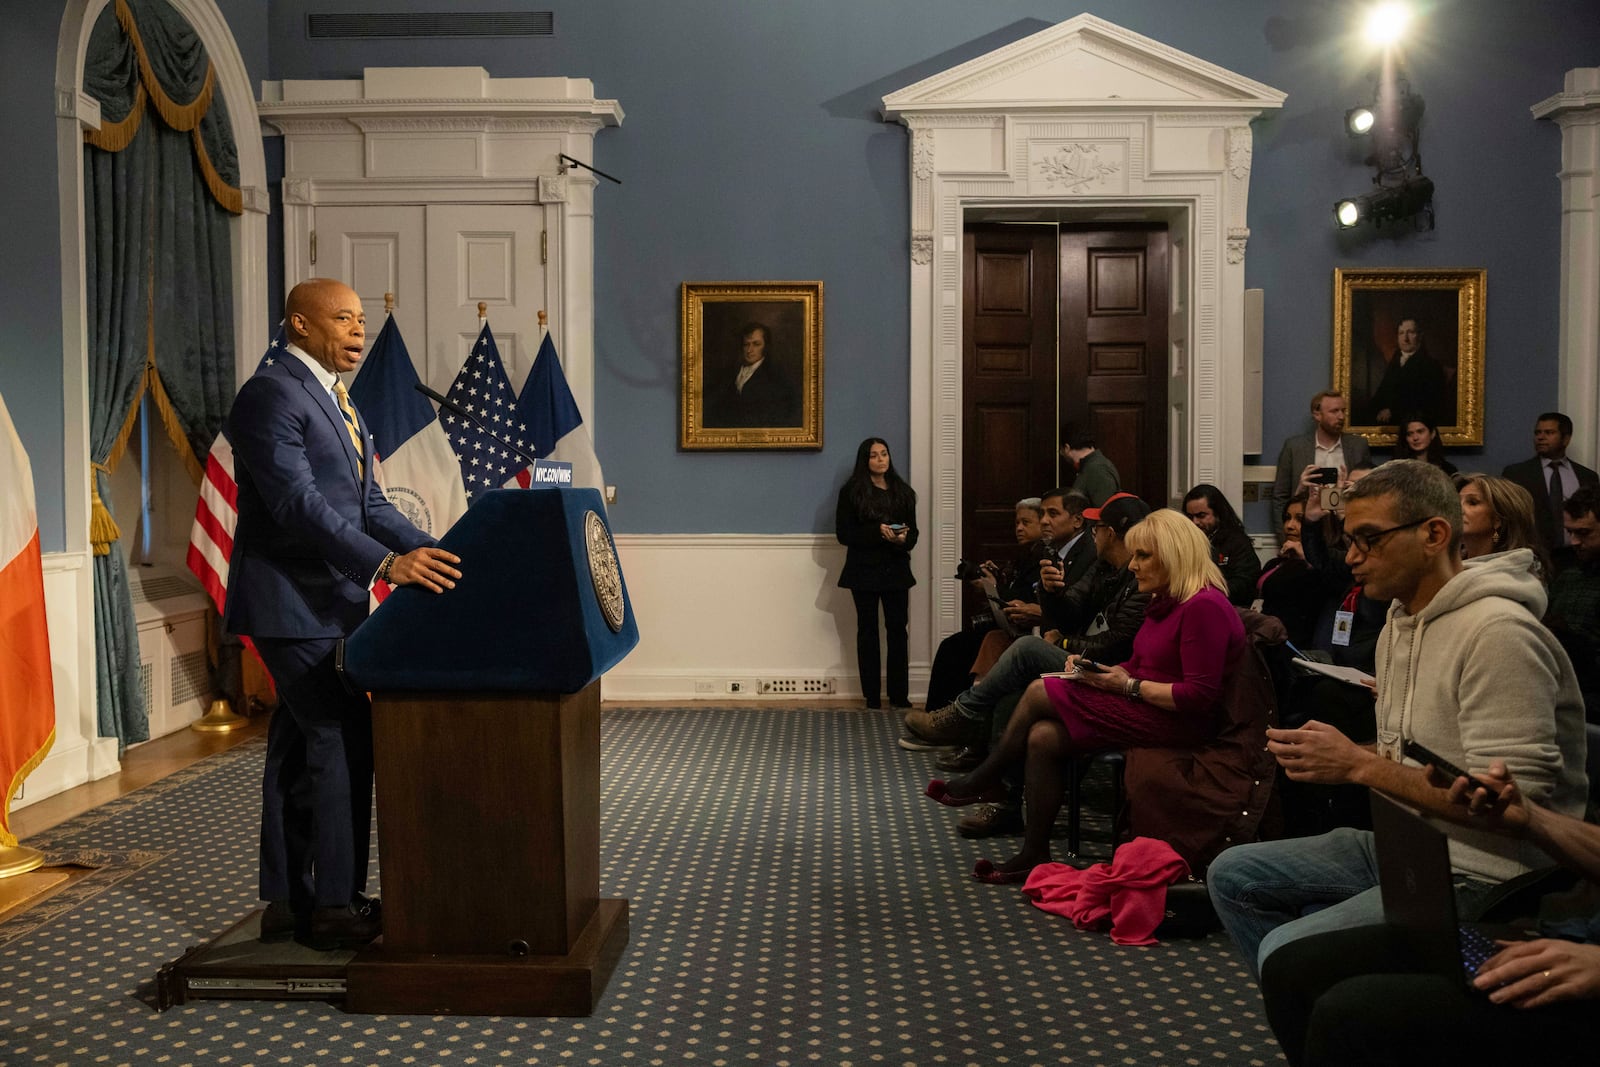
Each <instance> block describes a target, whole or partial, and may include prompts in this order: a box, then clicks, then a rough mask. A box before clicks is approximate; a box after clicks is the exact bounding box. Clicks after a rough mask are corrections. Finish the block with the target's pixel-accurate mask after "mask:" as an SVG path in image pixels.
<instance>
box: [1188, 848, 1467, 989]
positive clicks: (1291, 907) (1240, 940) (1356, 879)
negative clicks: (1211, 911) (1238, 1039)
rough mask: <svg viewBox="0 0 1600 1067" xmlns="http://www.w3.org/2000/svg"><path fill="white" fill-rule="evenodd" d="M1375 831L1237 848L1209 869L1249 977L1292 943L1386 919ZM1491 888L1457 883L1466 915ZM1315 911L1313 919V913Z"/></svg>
mask: <svg viewBox="0 0 1600 1067" xmlns="http://www.w3.org/2000/svg"><path fill="white" fill-rule="evenodd" d="M1373 840H1374V839H1373V835H1372V831H1371V830H1352V829H1350V828H1349V827H1340V828H1339V829H1337V830H1333V831H1331V832H1330V833H1326V834H1323V835H1322V836H1320V837H1299V838H1292V839H1289V840H1286V841H1261V842H1258V843H1256V844H1250V845H1235V846H1234V847H1233V848H1230V849H1228V850H1227V851H1226V852H1224V853H1223V854H1222V855H1220V856H1218V857H1217V858H1216V859H1215V860H1214V861H1212V864H1211V867H1210V869H1209V870H1208V871H1207V872H1206V884H1207V886H1208V888H1209V890H1210V893H1211V903H1212V904H1213V905H1214V906H1215V907H1216V909H1217V916H1218V917H1219V918H1220V919H1221V920H1222V925H1223V927H1224V928H1225V929H1226V930H1227V931H1228V936H1229V937H1231V938H1233V943H1234V944H1235V945H1237V946H1238V948H1239V951H1240V953H1241V954H1243V956H1244V959H1245V964H1246V965H1247V966H1248V967H1249V968H1250V974H1251V977H1254V978H1257V979H1259V978H1260V976H1261V963H1262V961H1263V960H1265V959H1266V958H1267V957H1268V956H1270V955H1272V953H1273V952H1275V951H1276V950H1277V949H1279V948H1281V947H1282V946H1284V945H1285V944H1288V943H1289V942H1290V941H1298V940H1299V939H1300V938H1302V937H1309V936H1310V935H1312V934H1321V933H1327V932H1328V931H1331V930H1344V929H1348V928H1350V927H1355V926H1374V925H1379V924H1381V923H1382V922H1383V897H1382V895H1381V894H1380V892H1379V890H1378V856H1377V850H1376V849H1375V848H1374V845H1373ZM1490 888H1492V887H1491V886H1490V885H1489V884H1488V883H1485V882H1480V881H1477V880H1475V879H1469V878H1461V877H1457V879H1456V899H1457V902H1458V904H1460V905H1461V906H1462V907H1463V910H1464V911H1466V912H1468V913H1471V912H1472V911H1473V909H1472V908H1471V905H1472V904H1473V903H1474V902H1475V901H1476V900H1477V899H1478V898H1480V897H1481V896H1482V894H1483V893H1485V892H1486V891H1487V890H1488V889H1490ZM1308 910H1309V914H1307V912H1308Z"/></svg>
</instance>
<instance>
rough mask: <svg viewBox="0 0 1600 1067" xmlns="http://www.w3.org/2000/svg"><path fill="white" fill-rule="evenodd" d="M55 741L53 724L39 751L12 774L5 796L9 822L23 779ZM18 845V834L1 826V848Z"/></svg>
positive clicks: (47, 753)
mask: <svg viewBox="0 0 1600 1067" xmlns="http://www.w3.org/2000/svg"><path fill="white" fill-rule="evenodd" d="M55 743H56V728H55V727H54V726H52V727H50V736H49V737H47V738H45V739H44V744H42V745H40V746H39V751H37V752H35V753H34V754H33V755H31V756H29V757H28V758H27V760H26V761H25V762H24V763H23V764H22V766H20V767H18V768H17V773H16V774H13V775H12V776H11V783H10V784H9V785H7V786H6V795H5V798H4V803H5V813H6V822H7V823H8V824H9V823H10V821H11V802H12V801H13V800H15V799H16V797H17V790H19V789H21V788H22V780H23V779H24V778H26V777H28V775H30V774H32V773H33V772H34V769H35V768H37V767H38V766H39V764H41V763H43V762H44V758H45V756H47V755H49V754H50V750H51V749H52V748H54V747H55ZM17 845H18V841H17V835H16V834H14V833H12V832H11V831H10V830H8V829H6V828H5V827H3V826H0V848H16V847H17Z"/></svg>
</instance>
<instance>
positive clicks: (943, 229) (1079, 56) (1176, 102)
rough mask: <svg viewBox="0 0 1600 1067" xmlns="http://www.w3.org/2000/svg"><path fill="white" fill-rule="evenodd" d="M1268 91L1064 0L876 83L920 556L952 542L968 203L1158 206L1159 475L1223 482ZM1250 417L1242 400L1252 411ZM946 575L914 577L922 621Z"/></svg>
mask: <svg viewBox="0 0 1600 1067" xmlns="http://www.w3.org/2000/svg"><path fill="white" fill-rule="evenodd" d="M1284 98H1285V97H1284V94H1283V93H1281V92H1279V91H1278V90H1276V89H1274V88H1272V87H1271V86H1268V85H1263V84H1262V83H1260V82H1258V81H1255V80H1253V79H1251V78H1248V77H1246V76H1244V75H1242V74H1238V73H1235V72H1233V71H1229V70H1226V69H1224V68H1222V67H1219V66H1217V65H1216V64H1214V63H1209V62H1207V61H1205V60H1204V59H1201V58H1199V57H1197V56H1193V55H1190V54H1188V53H1186V52H1183V51H1180V50H1179V49H1176V48H1173V47H1171V46H1170V45H1166V44H1163V43H1161V42H1160V41H1156V40H1152V39H1151V38H1149V37H1145V36H1143V35H1141V34H1137V33H1134V32H1133V31H1131V30H1127V29H1124V28H1122V27H1121V26H1117V25H1115V24H1113V23H1110V22H1107V21H1105V20H1104V19H1101V18H1097V17H1095V16H1093V15H1088V14H1084V15H1078V16H1077V17H1075V18H1072V19H1068V20H1067V21H1065V22H1062V23H1060V24H1059V25H1056V26H1051V27H1049V28H1048V29H1044V30H1041V31H1039V32H1038V33H1035V34H1032V35H1030V36H1028V37H1025V38H1023V39H1022V40H1019V41H1015V42H1013V43H1011V44H1009V45H1006V46H1005V47H1003V48H999V49H996V50H995V51H992V52H989V53H987V54H985V55H982V56H979V57H977V58H976V59H972V60H969V61H967V62H965V63H962V64H960V65H959V66H955V67H952V68H950V69H949V70H946V71H942V72H940V73H938V74H934V75H932V76H930V77H927V78H924V79H922V80H921V81H919V82H916V83H915V84H913V85H908V86H906V87H905V88H903V89H901V90H899V91H897V92H894V93H890V94H889V95H888V96H886V97H884V99H883V114H884V118H885V120H886V121H890V122H898V123H901V124H903V125H905V126H906V127H908V128H909V129H910V131H911V137H910V145H909V149H910V160H909V163H910V166H909V178H910V183H911V205H910V207H911V210H910V219H909V223H910V225H909V230H908V233H907V236H906V254H907V257H908V259H909V262H910V274H911V300H910V306H911V330H910V333H911V352H910V368H911V382H910V385H911V398H912V403H911V440H910V442H909V444H910V457H909V459H910V466H911V468H912V469H913V470H915V471H917V472H918V476H919V478H920V479H921V480H923V483H924V484H925V485H927V486H928V490H927V491H928V496H929V498H930V499H929V501H928V503H929V507H930V512H931V514H932V515H933V516H935V517H936V518H938V519H940V520H942V521H939V522H936V523H933V524H931V526H932V530H931V533H932V536H928V537H925V538H924V540H923V544H924V545H925V546H926V548H927V550H928V551H929V552H930V553H931V560H930V561H929V564H928V570H927V573H931V574H946V573H950V571H951V570H953V568H954V566H955V563H956V560H957V558H958V557H959V554H960V547H961V546H960V544H959V535H958V533H957V531H958V530H959V524H958V523H954V522H952V521H950V520H953V519H954V518H955V517H956V516H958V515H959V513H960V501H961V486H960V479H961V455H962V444H961V442H962V434H963V427H962V425H961V412H962V396H961V382H962V375H961V358H962V357H961V352H962V347H961V346H962V338H961V329H962V299H963V296H962V293H963V290H962V276H961V270H962V264H961V242H962V233H963V227H964V225H965V224H966V222H967V221H969V220H985V219H987V220H995V219H999V220H1011V221H1016V220H1020V219H1024V218H1025V219H1027V220H1028V221H1050V220H1058V221H1075V220H1082V219H1092V218H1094V217H1095V216H1096V215H1097V214H1099V215H1104V216H1109V215H1114V216H1115V217H1117V218H1121V219H1124V220H1127V219H1140V218H1143V219H1147V220H1151V221H1159V222H1164V223H1166V224H1167V226H1168V229H1169V234H1170V237H1171V241H1172V250H1173V256H1172V267H1171V271H1172V273H1171V282H1172V290H1171V292H1172V303H1173V307H1172V309H1171V310H1172V314H1171V322H1172V326H1171V329H1170V330H1169V337H1168V345H1169V348H1170V351H1169V352H1168V353H1167V361H1168V367H1169V373H1170V377H1171V401H1170V410H1169V411H1168V412H1167V417H1168V424H1169V426H1170V427H1171V430H1170V438H1171V452H1172V456H1171V460H1170V463H1169V471H1168V482H1169V485H1183V484H1193V483H1194V482H1200V481H1206V482H1211V483H1214V484H1216V485H1217V486H1219V487H1221V488H1222V489H1223V491H1224V492H1226V493H1229V494H1231V495H1232V496H1233V497H1234V499H1238V498H1239V495H1240V492H1241V489H1242V486H1243V472H1244V452H1243V442H1244V425H1245V418H1246V414H1247V413H1246V412H1245V411H1244V402H1243V394H1244V311H1243V303H1244V264H1245V252H1246V247H1247V244H1248V239H1249V234H1250V231H1249V228H1248V226H1247V224H1246V215H1245V208H1246V204H1247V199H1248V193H1249V184H1250V166H1251V157H1252V138H1251V131H1250V123H1251V121H1252V120H1253V119H1255V118H1256V117H1257V116H1259V115H1261V114H1262V113H1263V112H1267V111H1272V110H1276V109H1277V108H1279V107H1281V106H1282V105H1283V101H1284ZM1256 417H1259V415H1257V416H1256ZM958 594H959V590H957V589H956V588H955V587H954V585H953V583H939V584H937V585H936V586H935V587H934V588H932V589H930V590H929V593H928V595H929V597H930V598H931V603H930V604H929V606H928V607H929V614H930V616H931V618H930V622H931V626H930V628H929V629H930V636H936V635H938V634H940V633H945V632H949V631H950V630H952V629H955V628H957V626H958V625H959V600H958Z"/></svg>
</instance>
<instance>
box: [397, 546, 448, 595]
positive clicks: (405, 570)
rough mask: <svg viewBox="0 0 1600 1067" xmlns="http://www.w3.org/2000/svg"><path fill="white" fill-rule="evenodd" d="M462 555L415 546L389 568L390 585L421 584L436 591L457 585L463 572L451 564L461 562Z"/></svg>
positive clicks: (440, 591)
mask: <svg viewBox="0 0 1600 1067" xmlns="http://www.w3.org/2000/svg"><path fill="white" fill-rule="evenodd" d="M460 562H461V557H460V556H457V555H453V554H452V553H449V552H446V551H445V550H444V549H442V548H430V547H427V546H424V547H422V548H414V549H412V550H411V551H410V552H407V553H406V554H405V555H403V556H396V557H395V561H394V566H393V567H391V568H390V569H389V584H390V585H420V586H423V587H424V588H427V589H431V590H433V591H434V592H435V593H442V592H444V591H445V590H446V589H454V588H455V587H456V582H455V580H456V579H457V578H460V577H461V572H460V571H458V570H456V569H455V568H454V567H453V566H451V564H453V563H460Z"/></svg>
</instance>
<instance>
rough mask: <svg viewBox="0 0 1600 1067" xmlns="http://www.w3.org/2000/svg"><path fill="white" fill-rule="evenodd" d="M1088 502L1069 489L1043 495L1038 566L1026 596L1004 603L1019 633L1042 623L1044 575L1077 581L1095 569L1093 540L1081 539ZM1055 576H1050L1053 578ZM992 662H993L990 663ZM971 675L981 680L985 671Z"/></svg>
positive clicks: (1051, 491) (1084, 537) (1083, 537)
mask: <svg viewBox="0 0 1600 1067" xmlns="http://www.w3.org/2000/svg"><path fill="white" fill-rule="evenodd" d="M1088 506H1089V502H1088V501H1087V500H1086V499H1085V498H1084V497H1083V495H1082V494H1080V493H1078V492H1076V491H1075V490H1069V489H1052V490H1050V491H1049V492H1048V493H1046V494H1044V496H1043V498H1042V502H1041V504H1040V527H1041V529H1042V530H1043V531H1044V536H1043V537H1042V538H1040V541H1039V544H1040V546H1041V548H1040V552H1039V553H1038V554H1037V555H1036V556H1035V557H1034V558H1035V559H1036V560H1037V561H1038V562H1037V564H1036V568H1035V570H1034V573H1033V574H1030V575H1028V578H1029V579H1030V581H1029V583H1028V585H1027V593H1026V594H1025V595H1022V596H1018V597H1016V598H1015V599H1012V600H1007V601H1006V605H1005V611H1006V618H1007V619H1009V620H1011V625H1012V626H1014V627H1016V628H1017V629H1019V630H1031V629H1033V628H1034V627H1035V626H1038V625H1040V624H1041V623H1042V622H1043V620H1044V611H1043V609H1042V608H1041V607H1040V604H1039V593H1040V590H1041V589H1042V585H1041V582H1042V580H1043V575H1044V573H1045V572H1046V571H1057V572H1060V573H1061V574H1062V575H1066V576H1068V577H1067V580H1068V581H1077V580H1078V579H1079V578H1081V577H1083V575H1084V574H1086V573H1088V570H1089V568H1090V567H1091V566H1093V565H1094V539H1093V538H1090V537H1086V536H1084V521H1083V509H1084V508H1086V507H1088ZM1053 577H1054V576H1052V578H1053ZM991 662H992V661H991ZM973 673H975V674H978V675H979V676H981V675H982V674H983V673H984V671H982V670H975V671H974V672H973Z"/></svg>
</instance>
